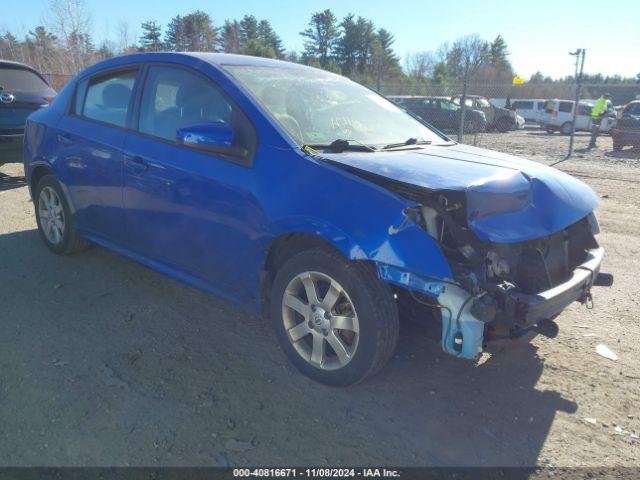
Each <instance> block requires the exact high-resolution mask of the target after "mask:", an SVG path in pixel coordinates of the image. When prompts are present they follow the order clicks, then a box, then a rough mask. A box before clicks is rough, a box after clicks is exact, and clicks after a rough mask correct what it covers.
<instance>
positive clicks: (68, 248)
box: [33, 174, 91, 255]
mask: <svg viewBox="0 0 640 480" xmlns="http://www.w3.org/2000/svg"><path fill="white" fill-rule="evenodd" d="M45 187H49V188H51V189H53V190H54V191H55V192H56V194H57V195H58V198H59V199H60V203H61V204H62V210H63V213H64V230H63V233H62V239H61V240H60V242H59V243H52V242H51V241H50V240H49V239H48V238H47V235H46V234H45V233H44V228H43V225H42V222H41V219H40V211H39V208H38V204H39V201H40V194H41V193H42V190H43V189H44V188H45ZM33 203H34V206H35V213H36V222H37V224H38V232H39V233H40V238H42V241H43V242H44V243H45V245H46V246H47V248H49V250H51V251H52V252H53V253H57V254H61V255H69V254H72V253H76V252H81V251H83V250H86V249H87V248H89V247H90V246H91V244H90V243H89V242H88V241H87V240H85V239H83V238H82V237H80V235H79V234H78V232H77V230H76V226H75V222H74V219H73V215H72V214H71V209H70V208H69V202H68V201H67V197H66V196H65V194H64V191H63V190H62V187H61V186H60V183H59V182H58V180H57V179H56V177H55V176H54V175H51V174H49V175H45V176H43V177H42V178H41V179H40V181H39V182H38V185H37V186H36V189H35V195H34V198H33Z"/></svg>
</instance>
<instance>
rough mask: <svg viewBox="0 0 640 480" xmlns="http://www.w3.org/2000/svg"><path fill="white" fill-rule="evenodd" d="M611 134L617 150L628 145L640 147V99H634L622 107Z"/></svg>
mask: <svg viewBox="0 0 640 480" xmlns="http://www.w3.org/2000/svg"><path fill="white" fill-rule="evenodd" d="M610 134H611V138H612V139H613V149H614V150H616V151H620V150H622V149H623V148H624V147H626V146H628V145H630V146H632V147H634V148H640V100H634V101H633V102H630V103H628V104H627V105H625V106H624V107H623V108H622V110H621V112H620V114H619V119H618V121H617V123H616V125H615V126H614V127H613V128H612V129H611V131H610Z"/></svg>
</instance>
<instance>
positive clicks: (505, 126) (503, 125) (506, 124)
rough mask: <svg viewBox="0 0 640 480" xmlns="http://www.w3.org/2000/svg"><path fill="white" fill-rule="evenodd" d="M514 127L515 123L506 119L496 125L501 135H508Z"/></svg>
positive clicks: (500, 120)
mask: <svg viewBox="0 0 640 480" xmlns="http://www.w3.org/2000/svg"><path fill="white" fill-rule="evenodd" d="M512 127H513V122H512V121H511V119H509V118H506V117H502V118H500V119H499V120H498V122H497V123H496V130H498V132H500V133H507V132H508V131H510V130H512V129H513V128H512Z"/></svg>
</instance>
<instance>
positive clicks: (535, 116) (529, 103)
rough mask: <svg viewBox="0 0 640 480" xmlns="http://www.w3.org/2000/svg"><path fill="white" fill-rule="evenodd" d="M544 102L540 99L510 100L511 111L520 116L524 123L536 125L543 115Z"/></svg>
mask: <svg viewBox="0 0 640 480" xmlns="http://www.w3.org/2000/svg"><path fill="white" fill-rule="evenodd" d="M545 102H546V100H544V99H540V98H531V99H529V98H527V99H516V100H511V110H513V111H515V112H516V113H517V114H518V115H520V116H522V117H523V118H524V119H525V121H526V122H529V123H538V122H539V121H540V120H542V117H543V115H544V104H545Z"/></svg>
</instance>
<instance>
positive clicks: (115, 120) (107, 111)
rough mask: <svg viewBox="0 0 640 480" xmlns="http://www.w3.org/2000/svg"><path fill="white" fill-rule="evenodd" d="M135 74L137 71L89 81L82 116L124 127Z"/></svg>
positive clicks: (121, 72) (113, 74) (116, 73)
mask: <svg viewBox="0 0 640 480" xmlns="http://www.w3.org/2000/svg"><path fill="white" fill-rule="evenodd" d="M137 74H138V72H137V70H128V71H124V72H123V71H119V72H114V73H109V74H107V75H101V76H99V77H96V78H93V79H91V80H90V81H89V85H88V87H87V92H86V96H85V100H84V107H83V109H82V116H83V117H86V118H90V119H92V120H97V121H99V122H104V123H108V124H110V125H115V126H118V127H125V126H126V125H127V116H128V115H129V108H130V104H131V96H132V92H133V85H134V84H135V81H136V76H137Z"/></svg>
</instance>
